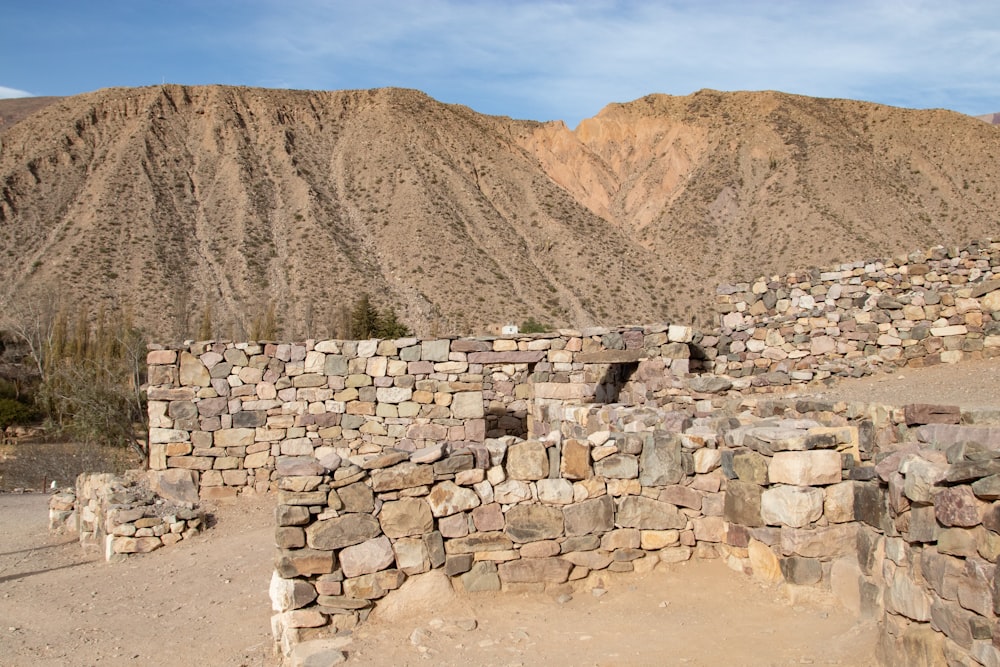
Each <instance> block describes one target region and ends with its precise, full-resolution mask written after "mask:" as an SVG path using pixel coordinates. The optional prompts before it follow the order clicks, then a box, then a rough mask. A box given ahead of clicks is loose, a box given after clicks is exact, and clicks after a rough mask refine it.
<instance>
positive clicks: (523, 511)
mask: <svg viewBox="0 0 1000 667" xmlns="http://www.w3.org/2000/svg"><path fill="white" fill-rule="evenodd" d="M505 519H506V522H507V526H506V528H505V529H504V532H506V533H507V535H508V536H510V538H511V539H512V540H513V541H515V542H518V543H523V542H535V541H538V540H551V539H556V538H558V537H562V536H563V525H564V524H563V513H562V511H561V510H559V509H557V508H555V507H548V506H545V505H515V506H514V507H512V508H510V510H508V511H507V514H506V515H505Z"/></svg>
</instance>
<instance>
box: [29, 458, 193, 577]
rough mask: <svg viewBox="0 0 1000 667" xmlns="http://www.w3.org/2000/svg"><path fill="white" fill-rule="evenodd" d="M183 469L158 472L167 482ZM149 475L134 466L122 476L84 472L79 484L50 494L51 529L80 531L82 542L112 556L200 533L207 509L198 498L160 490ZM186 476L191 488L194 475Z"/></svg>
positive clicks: (152, 547) (152, 549)
mask: <svg viewBox="0 0 1000 667" xmlns="http://www.w3.org/2000/svg"><path fill="white" fill-rule="evenodd" d="M185 472H186V471H170V472H168V473H166V474H165V475H160V476H159V477H162V478H163V479H162V481H163V484H164V485H166V486H169V485H170V481H169V480H170V478H173V477H177V476H178V475H177V473H181V475H182V476H185V475H184V473H185ZM150 477H152V476H150ZM150 477H147V475H146V474H144V473H143V472H142V471H136V470H133V471H129V472H128V473H126V474H125V475H124V476H118V475H113V474H110V473H83V474H81V475H80V476H79V477H78V478H77V481H76V486H75V488H73V489H65V490H63V491H61V492H60V493H57V494H54V495H53V496H52V498H51V499H50V501H49V508H50V509H49V527H50V529H52V530H64V531H68V532H77V533H78V535H79V539H80V544H81V545H82V546H83V547H84V548H88V547H95V548H98V549H100V550H101V551H102V552H103V554H104V558H105V560H109V561H110V560H114V559H116V558H123V557H125V556H127V555H129V554H140V553H148V552H150V551H154V550H156V549H159V548H161V547H165V546H170V545H172V544H176V543H177V542H180V541H181V540H183V539H187V538H189V537H192V536H194V535H197V534H198V533H199V532H200V531H201V530H202V529H203V527H204V525H205V514H204V512H203V511H202V510H200V509H198V508H197V507H196V506H195V505H194V503H191V502H184V501H174V500H170V499H167V498H164V497H163V496H161V495H159V494H158V493H157V492H156V490H158V489H156V482H155V481H154V482H153V487H151V486H150V481H151V480H150ZM186 482H187V484H186V485H185V484H183V483H182V484H181V487H182V488H183V487H185V486H186V487H187V488H189V489H190V490H192V491H193V490H194V488H195V487H194V486H193V480H190V479H188V480H186ZM163 490H167V489H165V488H164V489H163ZM189 495H190V494H189ZM195 498H197V496H195Z"/></svg>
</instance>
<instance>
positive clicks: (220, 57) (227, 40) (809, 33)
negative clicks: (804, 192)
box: [0, 0, 1000, 126]
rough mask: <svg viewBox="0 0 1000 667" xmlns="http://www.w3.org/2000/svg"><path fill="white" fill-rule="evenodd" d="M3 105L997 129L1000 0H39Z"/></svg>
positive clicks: (17, 13)
mask: <svg viewBox="0 0 1000 667" xmlns="http://www.w3.org/2000/svg"><path fill="white" fill-rule="evenodd" d="M4 4H5V6H4V7H3V9H2V11H0V97H14V96H20V95H25V94H30V95H74V94H77V93H82V92H87V91H91V90H96V89H98V88H106V87H112V86H144V85H152V84H159V83H161V82H163V81H166V82H168V83H182V84H192V85H196V84H214V83H220V84H230V85H245V86H262V87H271V88H304V89H317V90H340V89H353V88H375V87H381V86H401V87H406V88H417V89H420V90H423V91H424V92H426V93H428V94H429V95H431V96H432V97H434V98H436V99H438V100H441V101H443V102H454V103H460V104H466V105H468V106H470V107H472V108H473V109H475V110H476V111H480V112H483V113H490V114H502V115H508V116H513V117H515V118H527V119H533V120H555V119H560V120H564V121H566V122H567V124H569V125H570V126H575V125H576V124H577V123H578V122H579V121H580V120H581V119H582V118H586V117H589V116H593V115H594V114H596V113H597V112H598V111H599V110H600V109H601V108H602V107H603V106H605V105H606V104H608V103H610V102H624V101H628V100H632V99H635V98H638V97H642V96H643V95H646V94H649V93H668V94H672V95H686V94H688V93H691V92H694V91H695V90H698V89H701V88H714V89H718V90H781V91H785V92H791V93H798V94H803V95H815V96H820V97H846V98H852V99H862V100H869V101H873V102H881V103H885V104H892V105H897V106H905V107H914V108H930V107H943V108H948V109H953V110H955V111H960V112H963V113H969V114H974V115H978V114H984V113H992V112H1000V7H998V4H997V2H996V0H933V1H925V0H868V1H862V0H717V1H715V2H711V1H700V0H664V1H662V2H653V1H648V2H626V1H623V2H612V1H610V0H607V1H603V0H593V1H589V0H580V1H578V2H571V1H568V0H567V1H558V2H557V1H549V0H537V1H526V0H525V1H520V0H496V1H492V2H490V1H486V0H364V1H362V0H358V1H347V0H340V1H336V0H280V1H279V0H243V1H239V2H238V1H235V0H127V1H125V0H31V1H23V2H22V1H18V0H14V1H11V2H7V3H4Z"/></svg>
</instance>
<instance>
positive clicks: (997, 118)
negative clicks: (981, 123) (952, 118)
mask: <svg viewBox="0 0 1000 667" xmlns="http://www.w3.org/2000/svg"><path fill="white" fill-rule="evenodd" d="M976 118H978V119H979V120H985V121H986V122H987V123H989V124H990V125H1000V113H986V114H983V115H982V116H976Z"/></svg>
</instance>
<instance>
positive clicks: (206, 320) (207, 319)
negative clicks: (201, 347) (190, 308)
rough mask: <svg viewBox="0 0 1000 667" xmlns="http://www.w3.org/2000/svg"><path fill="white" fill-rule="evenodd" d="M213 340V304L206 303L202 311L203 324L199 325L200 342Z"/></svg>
mask: <svg viewBox="0 0 1000 667" xmlns="http://www.w3.org/2000/svg"><path fill="white" fill-rule="evenodd" d="M211 339H212V302H211V301H205V307H204V308H202V310H201V323H200V324H199V325H198V340H211Z"/></svg>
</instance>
